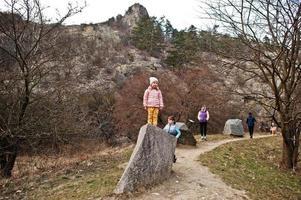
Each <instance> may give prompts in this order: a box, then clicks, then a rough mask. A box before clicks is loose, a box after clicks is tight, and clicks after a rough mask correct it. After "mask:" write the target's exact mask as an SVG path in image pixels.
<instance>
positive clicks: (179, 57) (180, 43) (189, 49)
mask: <svg viewBox="0 0 301 200" xmlns="http://www.w3.org/2000/svg"><path fill="white" fill-rule="evenodd" d="M171 45H172V47H171V49H170V50H169V51H168V53H169V54H168V56H167V58H166V63H167V64H168V65H172V66H174V67H180V66H182V65H183V64H186V63H190V62H191V61H193V60H194V59H195V58H196V55H197V53H198V51H199V37H198V32H197V29H196V27H195V26H193V25H192V26H190V27H189V28H188V30H181V31H177V30H174V31H173V38H172V41H171Z"/></svg>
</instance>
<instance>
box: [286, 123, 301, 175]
mask: <svg viewBox="0 0 301 200" xmlns="http://www.w3.org/2000/svg"><path fill="white" fill-rule="evenodd" d="M299 135H300V133H298V132H297V130H296V129H295V128H294V126H293V125H289V126H288V127H283V128H282V137H283V151H282V161H281V166H282V167H283V168H285V169H293V170H295V169H296V167H297V162H298V155H299V153H298V152H299V151H298V150H299Z"/></svg>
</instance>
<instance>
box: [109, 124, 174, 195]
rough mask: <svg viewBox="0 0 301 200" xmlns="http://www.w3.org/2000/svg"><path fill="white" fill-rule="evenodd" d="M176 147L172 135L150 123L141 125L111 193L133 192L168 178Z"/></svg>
mask: <svg viewBox="0 0 301 200" xmlns="http://www.w3.org/2000/svg"><path fill="white" fill-rule="evenodd" d="M175 148H176V138H175V137H174V136H172V135H169V134H168V133H166V132H165V131H163V130H162V129H160V128H158V127H155V126H152V125H149V124H146V125H144V126H142V127H141V128H140V131H139V136H138V140H137V143H136V146H135V148H134V151H133V153H132V155H131V158H130V161H129V163H128V165H127V167H126V169H125V171H124V172H123V175H122V177H121V179H120V180H119V182H118V184H117V186H116V188H115V190H114V192H115V193H116V194H121V193H124V192H133V191H136V190H137V189H138V188H145V187H147V186H152V185H155V184H157V183H161V182H162V181H164V180H166V179H168V178H169V177H170V175H171V170H172V164H173V156H174V153H175Z"/></svg>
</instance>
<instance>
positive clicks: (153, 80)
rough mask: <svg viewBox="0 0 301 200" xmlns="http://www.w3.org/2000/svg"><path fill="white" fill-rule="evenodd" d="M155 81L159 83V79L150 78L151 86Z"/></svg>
mask: <svg viewBox="0 0 301 200" xmlns="http://www.w3.org/2000/svg"><path fill="white" fill-rule="evenodd" d="M155 81H157V82H159V81H158V79H157V78H156V77H150V78H149V84H150V85H151V84H152V83H153V82H155Z"/></svg>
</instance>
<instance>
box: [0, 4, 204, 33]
mask: <svg viewBox="0 0 301 200" xmlns="http://www.w3.org/2000/svg"><path fill="white" fill-rule="evenodd" d="M1 1H2V0H0V2H1ZM40 2H41V4H42V5H43V6H49V8H48V9H47V10H46V11H47V15H48V16H49V17H52V18H54V16H55V9H58V10H59V11H60V12H62V13H63V11H64V8H66V6H67V4H68V2H71V3H75V2H78V3H79V4H80V5H83V4H84V0H40ZM86 2H87V7H86V8H85V9H84V10H83V12H82V13H79V14H77V15H76V16H73V17H72V18H70V19H68V20H67V21H66V23H67V24H81V23H91V22H92V23H98V22H103V21H106V20H107V19H109V18H110V17H113V16H117V15H118V14H122V15H123V14H124V13H125V11H126V10H127V9H128V7H130V6H131V5H133V4H134V3H140V4H141V5H143V6H144V7H146V9H147V11H148V13H149V15H150V16H156V17H161V16H165V17H166V18H167V19H169V20H170V21H171V23H172V25H173V26H174V27H175V28H177V29H184V28H187V27H189V26H190V25H191V24H193V25H195V26H197V27H199V28H203V29H206V27H207V25H206V21H204V20H201V19H200V17H199V16H200V12H201V10H200V8H199V6H200V1H199V0H86ZM2 3H3V1H2ZM0 7H1V10H3V5H1V3H0ZM207 24H208V23H207Z"/></svg>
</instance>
